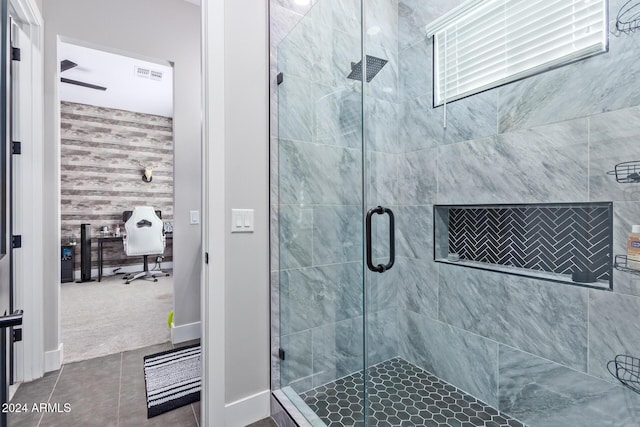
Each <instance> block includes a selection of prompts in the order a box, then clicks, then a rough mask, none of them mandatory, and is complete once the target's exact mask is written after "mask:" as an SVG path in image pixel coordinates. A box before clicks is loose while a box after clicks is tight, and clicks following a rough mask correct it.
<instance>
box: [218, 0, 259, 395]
mask: <svg viewBox="0 0 640 427" xmlns="http://www.w3.org/2000/svg"><path fill="white" fill-rule="evenodd" d="M267 6H268V2H267V1H265V0H252V1H250V2H247V1H241V2H239V1H226V2H225V8H226V9H225V20H226V26H225V58H224V59H225V61H224V63H225V75H226V79H225V100H226V105H225V114H226V171H227V175H226V183H227V194H226V200H225V205H226V208H227V212H226V213H227V215H228V216H227V224H228V227H227V230H229V229H230V227H231V221H230V220H229V215H230V213H231V211H230V210H231V209H232V208H250V209H251V208H252V209H255V219H256V220H255V230H256V231H255V233H253V234H231V236H230V237H229V238H228V239H227V246H226V259H227V268H226V273H227V277H226V313H227V317H226V328H227V332H226V341H227V342H226V344H227V348H226V395H227V403H229V402H233V401H236V400H238V399H241V398H243V397H246V396H247V395H251V394H253V393H257V392H260V391H263V390H266V389H269V137H268V136H269V127H268V126H269V125H268V105H269V104H268V97H269V88H268V84H269V80H268V78H269V76H268V69H269V62H268V61H269V56H268V47H269V45H268V34H269V33H268V26H267V24H268V14H267Z"/></svg>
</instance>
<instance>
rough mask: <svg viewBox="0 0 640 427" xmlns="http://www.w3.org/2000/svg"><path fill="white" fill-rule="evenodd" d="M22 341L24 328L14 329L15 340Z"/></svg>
mask: <svg viewBox="0 0 640 427" xmlns="http://www.w3.org/2000/svg"><path fill="white" fill-rule="evenodd" d="M18 341H22V328H18V329H14V330H13V342H18Z"/></svg>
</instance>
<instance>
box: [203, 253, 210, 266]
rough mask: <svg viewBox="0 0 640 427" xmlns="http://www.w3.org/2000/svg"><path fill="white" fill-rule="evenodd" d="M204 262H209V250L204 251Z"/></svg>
mask: <svg viewBox="0 0 640 427" xmlns="http://www.w3.org/2000/svg"><path fill="white" fill-rule="evenodd" d="M204 263H205V264H209V252H205V253H204Z"/></svg>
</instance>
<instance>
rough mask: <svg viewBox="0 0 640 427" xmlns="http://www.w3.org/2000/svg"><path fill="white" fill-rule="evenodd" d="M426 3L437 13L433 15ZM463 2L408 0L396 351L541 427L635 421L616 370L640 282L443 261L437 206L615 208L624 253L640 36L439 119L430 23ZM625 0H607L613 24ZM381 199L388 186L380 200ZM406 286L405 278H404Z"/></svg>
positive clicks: (639, 117) (403, 10)
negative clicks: (551, 276)
mask: <svg viewBox="0 0 640 427" xmlns="http://www.w3.org/2000/svg"><path fill="white" fill-rule="evenodd" d="M425 3H428V4H425ZM459 3H461V1H453V2H452V1H444V0H442V1H429V2H423V1H420V0H400V2H399V4H398V14H399V22H398V35H399V39H398V44H399V70H400V73H399V96H400V110H399V116H398V117H399V119H398V145H399V146H400V147H401V150H402V152H401V153H400V154H399V155H398V156H397V158H396V160H395V162H396V165H397V181H396V182H390V183H389V184H388V185H389V187H391V188H397V192H396V202H397V204H398V207H397V213H396V217H397V223H398V226H397V227H398V242H397V244H398V245H399V250H398V252H399V255H400V256H401V257H402V258H401V259H400V262H399V265H398V267H399V268H398V269H397V271H396V274H397V275H398V276H399V277H398V281H395V282H394V283H393V286H395V289H397V290H399V296H398V298H399V300H398V307H399V308H398V330H399V331H400V332H401V333H402V336H401V338H400V340H399V347H400V354H399V355H400V356H401V357H403V358H405V359H407V360H409V361H412V362H414V363H416V364H418V365H420V366H421V367H423V368H425V369H427V370H429V371H431V372H433V373H435V374H436V375H437V376H439V377H441V378H443V379H444V380H446V381H449V382H451V383H453V384H454V385H456V386H457V387H459V388H461V389H463V390H465V391H467V392H469V393H471V394H473V395H474V396H476V397H478V398H480V399H482V400H484V401H486V402H487V403H490V404H492V405H495V406H496V407H498V408H499V409H500V410H501V411H505V412H507V413H508V414H510V415H511V416H514V417H516V418H518V419H520V420H521V421H523V422H525V423H527V424H529V425H531V426H559V425H580V426H605V425H606V426H624V425H637V424H638V423H640V410H638V408H640V396H638V395H637V394H635V393H633V392H631V391H629V390H627V389H626V388H624V387H622V386H620V385H619V384H617V383H616V382H615V381H614V380H613V378H612V377H611V376H610V375H609V373H608V372H607V369H606V364H607V362H608V361H609V360H611V359H613V358H614V356H615V355H616V354H619V353H623V354H632V355H636V356H638V357H640V328H639V327H638V324H637V313H638V310H640V278H638V276H632V275H629V274H627V273H623V272H620V271H614V284H613V287H614V289H613V292H608V291H602V290H590V289H586V288H580V287H571V286H566V285H561V284H556V283H551V282H545V281H540V280H535V279H530V278H521V277H516V276H510V275H504V274H500V273H495V272H488V271H479V270H473V269H467V268H463V267H458V266H452V265H444V264H439V265H436V264H435V263H433V261H432V260H433V255H432V236H433V224H432V217H433V204H435V203H440V204H483V203H486V204H491V203H549V202H583V201H613V202H614V253H616V254H623V253H624V252H625V248H626V237H627V234H628V233H629V231H630V229H631V225H632V224H635V223H640V186H638V185H632V184H627V185H622V184H617V183H616V182H615V179H613V177H611V176H608V175H607V174H606V172H607V171H609V170H611V169H613V167H614V165H615V164H616V163H619V162H622V161H629V160H636V159H637V158H638V157H639V156H638V154H639V153H638V148H637V147H638V145H637V140H638V138H639V137H640V89H639V88H640V85H638V82H637V81H636V76H637V75H638V73H639V72H640V63H638V62H637V61H634V59H633V58H634V57H636V56H637V55H638V53H639V52H640V37H639V36H638V35H637V34H635V35H630V36H624V35H623V36H620V37H616V36H613V35H612V36H611V38H610V50H609V52H608V53H606V54H603V55H599V56H596V57H593V58H590V59H587V60H584V61H580V62H577V63H574V64H571V65H569V66H565V67H562V68H559V69H556V70H553V71H550V72H547V73H544V74H540V75H537V76H535V77H531V78H528V79H525V80H522V81H520V82H517V83H513V84H509V85H506V86H503V87H500V88H497V89H494V90H490V91H486V92H483V93H481V94H478V95H475V96H471V97H468V98H465V99H463V100H460V101H456V102H454V103H451V104H449V105H448V107H447V110H448V111H447V116H448V120H447V127H446V129H445V128H443V111H442V108H436V109H433V108H432V88H431V70H432V63H431V61H432V60H431V41H430V40H428V39H426V37H425V34H424V32H423V29H424V25H425V24H427V23H428V22H430V21H431V20H433V19H434V18H436V17H438V16H440V15H441V14H442V13H444V12H446V11H447V10H448V9H449V8H452V7H455V6H456V5H457V4H459ZM624 3H625V2H624V1H618V0H616V1H611V2H610V9H611V10H610V17H612V19H615V17H616V15H617V13H618V10H619V9H620V7H621V6H622V5H623V4H624ZM378 191H379V192H381V193H383V192H384V191H385V189H384V188H381V189H379V190H378ZM407 276H408V277H407Z"/></svg>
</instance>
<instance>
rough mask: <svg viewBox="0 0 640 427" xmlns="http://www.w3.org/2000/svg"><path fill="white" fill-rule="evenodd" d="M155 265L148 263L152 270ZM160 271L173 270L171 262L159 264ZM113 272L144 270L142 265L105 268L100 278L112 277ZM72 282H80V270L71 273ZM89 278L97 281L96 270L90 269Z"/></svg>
mask: <svg viewBox="0 0 640 427" xmlns="http://www.w3.org/2000/svg"><path fill="white" fill-rule="evenodd" d="M154 266H155V263H152V262H151V261H149V268H150V269H151V268H153V267H154ZM160 269H162V270H173V261H170V262H163V263H160ZM114 270H117V272H118V273H137V272H138V271H142V270H144V264H130V265H124V266H122V267H105V268H103V269H102V277H107V276H113V275H114V274H115V273H114ZM73 277H74V280H80V270H74V271H73ZM91 277H93V278H95V279H97V278H98V269H97V268H92V269H91Z"/></svg>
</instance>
